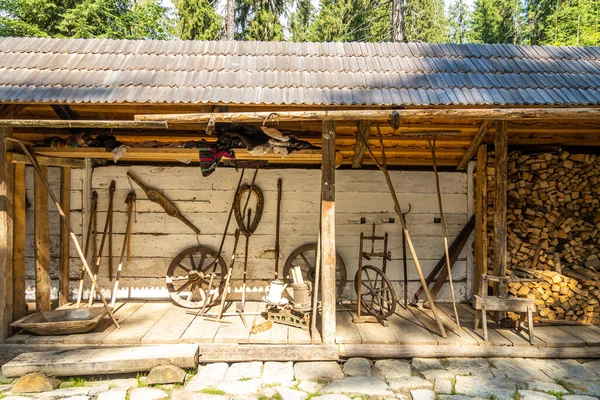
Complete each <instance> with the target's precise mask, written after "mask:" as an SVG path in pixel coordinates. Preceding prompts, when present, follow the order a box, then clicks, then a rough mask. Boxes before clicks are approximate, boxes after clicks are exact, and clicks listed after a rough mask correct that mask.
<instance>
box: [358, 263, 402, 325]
mask: <svg viewBox="0 0 600 400" xmlns="http://www.w3.org/2000/svg"><path fill="white" fill-rule="evenodd" d="M358 272H359V271H356V275H355V276H354V288H355V289H356V293H357V294H358ZM360 286H361V287H360V303H361V305H362V308H364V309H365V310H366V311H367V312H368V313H369V314H371V315H373V316H375V317H378V318H387V317H389V316H391V315H392V314H393V313H394V311H396V292H395V291H394V287H393V286H392V282H391V281H390V280H389V279H388V277H387V276H386V275H385V274H384V273H383V271H381V270H380V269H379V268H377V267H375V266H373V265H363V267H362V274H361V285H360Z"/></svg>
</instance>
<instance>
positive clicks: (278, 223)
mask: <svg viewBox="0 0 600 400" xmlns="http://www.w3.org/2000/svg"><path fill="white" fill-rule="evenodd" d="M281 186H282V181H281V178H279V179H277V222H276V224H277V225H276V226H275V279H279V225H280V218H281Z"/></svg>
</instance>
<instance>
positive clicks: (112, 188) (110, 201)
mask: <svg viewBox="0 0 600 400" xmlns="http://www.w3.org/2000/svg"><path fill="white" fill-rule="evenodd" d="M115 190H116V184H115V181H111V182H110V186H109V188H108V193H109V199H108V210H107V212H106V221H105V222H104V231H103V232H102V239H101V240H100V249H98V255H97V257H96V262H95V263H94V279H98V273H99V272H100V262H101V260H102V254H103V253H104V243H105V240H106V236H107V235H108V226H109V224H110V218H109V215H111V214H112V212H113V200H114V198H115ZM94 295H95V293H94V287H92V288H91V289H90V298H89V300H88V307H91V306H92V303H93V302H94V297H95V296H94Z"/></svg>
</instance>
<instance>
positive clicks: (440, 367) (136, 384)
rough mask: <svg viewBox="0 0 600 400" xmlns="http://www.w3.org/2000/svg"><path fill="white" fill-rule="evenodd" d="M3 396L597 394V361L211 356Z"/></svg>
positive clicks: (496, 399)
mask: <svg viewBox="0 0 600 400" xmlns="http://www.w3.org/2000/svg"><path fill="white" fill-rule="evenodd" d="M14 385H15V382H10V381H9V380H7V379H6V378H4V379H3V380H2V381H0V399H2V400H27V399H42V400H59V399H69V400H96V399H97V400H154V399H169V398H170V399H174V400H224V399H241V400H258V399H261V400H262V399H276V400H308V399H313V400H347V399H406V400H410V399H413V400H435V399H438V400H472V399H474V400H481V399H490V400H504V399H510V400H518V399H522V400H546V399H549V400H553V399H559V400H560V399H564V400H586V399H598V398H600V361H586V360H581V362H579V361H576V360H538V359H519V358H516V359H510V358H490V359H482V358H446V359H413V360H378V361H375V362H373V361H372V360H367V359H364V358H356V359H350V360H347V361H345V362H340V363H337V362H298V363H292V362H265V363H262V362H249V363H234V364H226V363H214V364H207V365H201V366H200V367H199V368H198V370H197V371H189V373H188V375H187V379H186V382H185V384H183V385H180V384H169V385H164V384H163V385H154V386H152V387H150V386H148V385H147V384H146V378H145V377H142V376H138V377H136V378H128V379H95V380H88V381H84V380H82V379H76V378H71V379H65V380H63V382H62V383H61V385H60V386H59V387H58V389H55V390H52V391H46V392H42V393H35V394H15V393H12V390H13V388H14V387H15V386H14Z"/></svg>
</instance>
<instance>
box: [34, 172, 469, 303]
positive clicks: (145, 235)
mask: <svg viewBox="0 0 600 400" xmlns="http://www.w3.org/2000/svg"><path fill="white" fill-rule="evenodd" d="M127 171H131V172H133V173H134V174H135V175H136V176H137V177H139V179H141V180H142V181H143V182H144V183H146V184H147V185H148V186H150V187H152V188H155V189H160V190H161V191H162V192H163V194H164V195H165V196H166V197H167V198H169V199H170V200H172V201H173V202H174V203H175V204H176V205H177V207H178V208H179V210H180V212H181V213H182V214H183V215H185V216H186V217H187V218H188V219H189V220H191V221H192V222H193V223H194V224H196V226H197V227H198V228H200V230H201V231H202V234H201V235H200V236H199V237H197V236H196V235H195V234H194V233H193V232H192V231H191V230H190V229H189V228H188V227H186V226H185V225H184V224H183V223H182V222H180V221H179V220H176V219H173V218H171V217H168V216H167V215H166V214H165V213H164V212H163V211H162V209H161V208H160V206H158V205H157V204H155V203H152V202H150V201H148V200H147V199H146V196H145V194H144V192H143V191H142V190H141V189H140V188H139V187H138V186H137V185H135V184H134V183H131V184H130V182H129V181H128V179H127V175H126V173H127ZM252 173H253V171H246V179H245V181H246V183H249V182H250V179H251V176H252ZM75 176H77V175H74V178H73V179H74V183H73V191H74V193H73V194H72V197H73V200H72V202H73V208H74V209H75V211H74V212H73V211H72V215H74V216H73V218H74V222H75V221H77V218H79V220H78V221H79V222H75V223H74V225H75V226H77V227H78V228H76V230H77V232H78V233H80V232H81V225H82V223H81V219H82V216H81V212H80V211H79V208H78V207H81V205H80V204H81V186H82V184H81V181H82V179H81V178H82V177H81V175H79V178H75ZM391 176H392V179H393V182H394V186H395V188H396V191H397V193H398V198H399V200H400V203H401V205H402V207H403V209H404V210H405V209H407V207H408V204H409V203H410V204H411V206H412V211H411V213H410V214H409V215H408V216H407V217H406V220H407V223H408V226H409V231H410V233H411V236H412V239H413V242H414V244H415V248H416V252H417V254H418V256H419V259H420V261H421V265H422V267H423V269H424V273H425V275H427V274H428V273H429V272H430V271H431V269H432V268H433V266H434V265H435V264H436V263H437V261H438V260H439V259H440V257H442V256H443V254H444V251H443V241H442V236H441V224H435V223H434V217H437V216H438V205H437V198H436V194H435V183H434V176H433V172H429V171H391ZM279 177H281V178H282V179H283V200H282V207H281V210H282V215H281V241H280V248H281V253H282V254H281V259H280V268H281V270H283V264H284V262H285V259H286V258H287V256H288V255H289V254H290V253H291V252H292V251H293V250H294V249H296V248H297V247H298V246H300V245H303V244H305V243H310V242H316V240H317V230H318V226H319V225H318V223H319V206H320V201H319V198H320V177H321V172H320V170H318V169H310V170H309V169H285V170H282V169H268V170H261V171H260V172H259V174H258V178H257V181H256V185H257V186H259V187H260V188H261V189H262V191H263V193H264V197H265V210H264V214H263V216H262V220H261V223H260V225H259V227H258V229H257V231H256V233H255V234H254V235H253V236H252V237H251V238H250V250H249V259H248V279H249V285H250V287H253V288H255V290H260V289H257V288H260V287H262V286H264V283H265V282H266V281H268V280H269V279H272V277H273V272H274V251H273V250H274V246H275V220H276V199H277V179H278V178H279ZM238 178H239V172H236V171H235V170H233V169H230V168H218V169H217V171H216V172H215V173H214V174H213V175H211V176H210V177H207V178H204V177H202V175H201V173H200V170H199V168H198V167H196V166H189V167H188V166H183V167H160V166H158V167H148V166H105V167H99V168H95V169H94V170H93V173H92V188H93V189H95V190H97V191H98V194H99V213H98V225H99V229H100V230H101V229H102V227H103V226H104V225H103V224H104V220H105V218H106V209H107V206H108V186H109V184H110V181H111V180H112V179H114V180H115V181H116V187H117V191H116V193H115V203H114V209H115V215H114V234H115V235H114V253H113V254H114V255H115V261H114V265H115V268H116V265H117V261H118V255H119V254H120V251H121V245H122V241H123V233H124V232H125V223H126V214H125V210H126V204H125V202H124V201H125V197H126V196H127V193H128V192H129V191H130V190H132V187H133V189H134V190H135V191H136V193H137V206H136V213H135V219H134V224H133V230H132V233H133V234H132V243H131V255H132V259H131V261H130V262H128V263H126V265H125V267H124V270H123V274H122V279H121V287H122V290H121V291H120V293H119V297H121V298H127V297H141V298H143V297H159V298H164V297H167V296H168V294H167V291H166V289H165V288H164V277H165V274H166V271H167V268H168V266H169V263H170V262H171V260H172V259H173V258H174V257H175V256H176V255H177V254H178V253H179V252H181V251H182V250H184V249H186V248H188V247H191V246H195V245H197V244H198V242H200V243H201V244H202V245H205V246H209V247H212V248H213V249H215V250H216V249H218V246H219V242H220V239H221V235H222V233H223V229H224V226H225V222H226V219H227V214H228V212H229V208H230V205H231V201H232V198H233V194H234V190H235V186H236V184H237V181H238ZM440 180H441V190H442V198H443V202H444V211H445V213H446V218H447V223H448V229H449V235H450V240H449V242H450V243H451V242H452V240H453V239H454V238H455V237H456V235H457V234H458V233H459V231H460V230H461V229H462V227H463V226H464V225H465V224H466V222H467V219H468V217H467V215H468V212H469V210H471V209H472V207H471V206H470V205H469V204H468V202H469V201H472V200H470V199H469V196H468V184H467V173H458V172H445V173H441V174H440ZM75 181H77V182H79V183H78V184H79V186H76V183H75ZM28 194H29V192H28ZM30 198H31V197H30ZM361 217H365V218H366V222H367V223H366V224H364V225H361V224H360V219H361ZM390 217H392V218H395V219H396V223H394V224H390V223H386V224H383V225H379V226H378V228H377V233H378V234H383V233H384V232H388V233H389V250H391V252H392V257H393V261H392V262H389V263H388V276H389V277H390V279H392V280H393V281H394V284H395V286H396V289H397V295H398V297H399V298H402V296H403V295H402V281H401V279H402V253H401V249H402V245H401V235H400V232H401V230H400V224H399V222H398V218H397V217H396V215H395V213H394V209H393V202H392V199H391V196H390V194H389V192H388V188H387V185H386V184H385V179H384V177H383V174H382V173H381V172H380V171H376V170H369V171H365V170H338V171H336V243H337V251H338V252H339V253H340V255H341V256H342V258H343V259H344V261H345V264H346V268H347V270H348V278H349V280H351V279H353V277H354V274H355V272H356V270H357V265H358V245H359V235H360V232H365V233H366V234H370V232H371V223H372V222H378V223H380V222H382V221H387V220H388V219H389V218H390ZM51 226H52V225H51ZM235 227H236V224H235V219H232V224H231V226H230V229H229V232H230V236H229V237H228V239H227V241H226V244H225V248H224V251H223V258H224V259H225V260H226V261H227V262H228V260H229V258H230V256H231V252H232V247H233V232H234V230H235ZM31 232H33V231H31ZM51 235H52V236H51V238H52V240H53V243H54V244H53V246H52V249H53V250H52V254H53V256H56V255H57V254H58V244H57V243H58V236H57V235H58V228H55V229H54V228H53V229H51ZM31 239H32V238H31ZM29 243H30V247H32V245H31V243H32V241H31V240H30V241H29ZM243 249H244V242H243V236H242V238H241V240H240V244H239V246H238V251H237V256H238V260H240V261H238V262H237V264H236V267H235V269H234V285H236V286H238V285H239V284H240V281H239V278H240V277H241V272H242V266H243V264H242V261H241V260H243ZM467 251H472V249H471V246H470V244H469V243H468V244H467V246H465V249H463V252H462V254H461V256H460V257H459V259H458V261H457V263H456V264H455V267H454V270H453V276H454V279H455V289H456V296H457V298H458V299H466V298H467V297H468V293H469V288H468V285H469V284H468V282H469V281H468V276H467V275H468V274H470V273H471V272H470V271H472V265H471V266H469V267H468V268H467V256H466V253H467ZM71 253H72V256H75V255H76V254H75V253H74V250H73V249H71ZM32 256H33V253H32V252H30V253H29V254H28V257H29V258H28V259H30V257H32ZM55 263H56V259H55V257H53V265H54V264H55ZM374 263H375V264H376V262H374ZM469 263H471V264H472V257H469ZM376 265H377V264H376ZM408 266H409V271H408V277H409V280H410V283H409V295H412V294H413V293H414V291H415V290H416V289H417V287H418V285H419V283H418V276H417V273H416V271H415V268H414V263H413V262H412V260H410V255H409V262H408ZM80 268H81V263H80V262H79V261H78V260H77V259H73V258H72V266H71V270H72V272H71V275H72V276H74V277H76V276H78V274H79V269H80ZM468 271H469V272H468ZM107 274H108V266H107V260H106V258H104V259H103V260H102V267H101V271H100V283H101V285H102V286H103V287H104V288H105V289H106V290H105V291H104V292H105V293H106V294H109V292H110V288H111V287H112V284H111V283H110V282H109V281H108V278H107ZM354 295H355V294H354V289H353V287H352V286H351V284H350V283H348V284H347V287H346V290H345V292H344V297H346V298H353V297H354ZM438 298H439V299H442V300H444V299H450V295H449V292H448V289H447V287H444V289H442V291H441V292H440V295H439V297H438Z"/></svg>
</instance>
